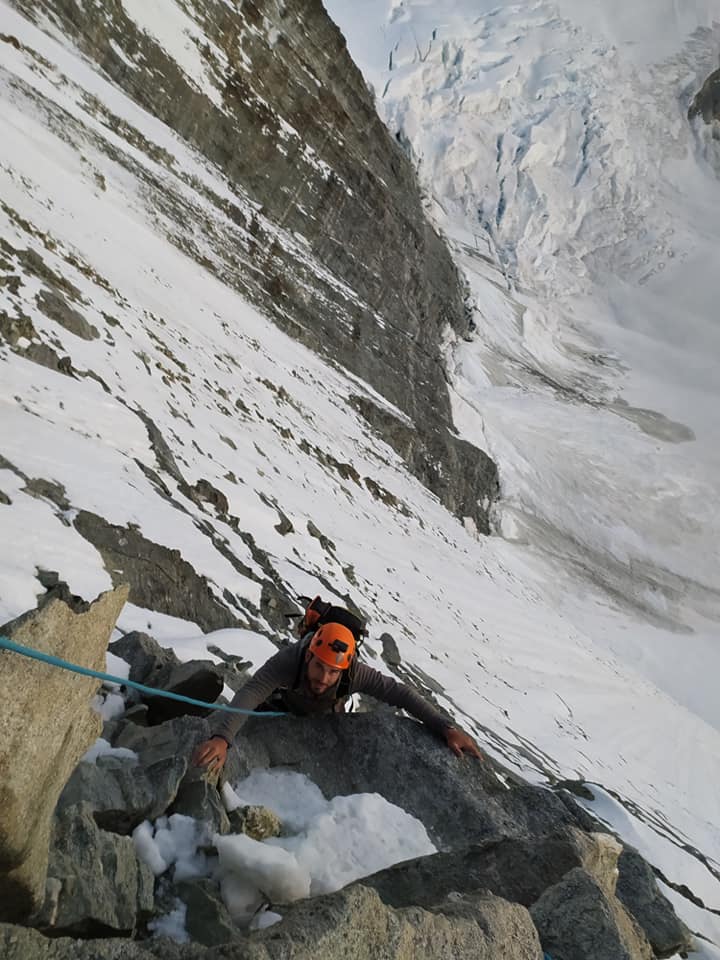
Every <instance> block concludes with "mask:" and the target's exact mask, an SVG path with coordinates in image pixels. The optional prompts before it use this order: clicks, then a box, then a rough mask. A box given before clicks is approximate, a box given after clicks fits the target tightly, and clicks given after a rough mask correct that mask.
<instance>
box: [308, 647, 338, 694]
mask: <svg viewBox="0 0 720 960" xmlns="http://www.w3.org/2000/svg"><path fill="white" fill-rule="evenodd" d="M305 662H306V664H307V667H306V671H305V672H306V675H307V682H308V686H309V687H310V691H311V692H312V693H314V694H315V696H316V697H319V696H320V694H323V693H325V691H326V690H329V689H330V688H331V687H334V686H335V684H336V683H337V682H338V680H339V679H340V674H341V673H342V670H334V669H333V668H332V667H330V666H328V665H327V664H326V663H323V662H322V660H318V658H317V657H314V656H313V655H312V653H310V651H309V650H308V652H307V653H306V654H305Z"/></svg>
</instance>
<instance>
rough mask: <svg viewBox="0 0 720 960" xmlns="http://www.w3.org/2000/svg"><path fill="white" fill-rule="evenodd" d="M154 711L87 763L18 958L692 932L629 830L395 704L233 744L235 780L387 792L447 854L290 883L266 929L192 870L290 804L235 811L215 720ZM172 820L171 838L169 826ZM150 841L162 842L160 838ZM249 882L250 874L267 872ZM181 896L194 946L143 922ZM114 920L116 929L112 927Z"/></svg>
mask: <svg viewBox="0 0 720 960" xmlns="http://www.w3.org/2000/svg"><path fill="white" fill-rule="evenodd" d="M54 603H57V601H53V600H51V601H49V604H48V609H51V608H52V605H53V604H54ZM92 609H93V608H92V607H91V608H90V609H89V610H88V611H87V613H86V614H85V615H87V614H88V613H90V612H91V611H92ZM115 649H116V650H117V651H118V652H122V653H123V655H124V656H125V657H127V658H129V659H130V661H131V675H134V676H143V677H145V678H146V679H147V678H149V677H150V676H152V675H153V674H155V673H156V672H157V671H156V669H155V668H156V666H157V665H158V664H159V665H160V670H161V671H163V670H166V671H167V670H169V671H170V672H172V670H173V669H175V666H174V663H173V658H172V657H168V656H166V655H165V653H164V651H162V649H161V648H159V647H157V645H156V644H154V642H153V641H152V640H151V638H149V637H147V636H145V635H138V634H135V635H128V636H126V637H125V638H123V640H121V641H120V642H119V645H117V646H116V647H115ZM133 651H134V653H135V655H136V662H132V661H133ZM134 709H135V708H131V709H130V710H129V711H128V712H127V713H126V714H125V715H124V716H120V717H119V718H117V719H115V720H113V721H111V722H109V723H107V724H106V726H105V728H104V731H103V732H104V735H105V736H106V737H108V738H110V740H111V741H112V746H113V747H114V748H124V749H125V751H126V752H125V753H124V754H122V755H116V756H112V755H110V756H100V757H99V758H97V759H96V760H95V761H94V762H90V761H89V760H82V761H81V762H80V763H79V764H78V766H77V768H76V770H75V771H74V773H73V775H72V777H71V778H70V780H69V782H68V784H67V786H66V788H65V790H64V791H63V793H62V795H61V797H60V801H59V804H58V807H57V810H56V812H55V816H54V821H53V833H52V842H51V844H50V855H49V870H48V879H47V887H46V899H45V903H44V905H43V907H42V910H40V911H39V912H38V913H37V914H36V915H35V916H34V917H33V918H32V924H33V926H36V927H38V928H39V929H40V930H41V931H42V932H44V933H46V934H52V937H53V939H52V940H48V939H43V938H41V937H40V936H39V934H37V933H36V931H29V930H25V929H22V928H18V927H12V926H5V927H3V926H2V925H0V953H1V954H2V956H3V957H7V958H8V960H29V958H30V957H32V960H45V958H47V960H65V958H70V957H72V958H73V960H75V958H80V960H82V958H85V957H87V958H88V960H89V958H90V957H93V958H94V957H96V956H98V955H101V956H103V957H107V958H111V960H112V958H114V957H120V956H122V957H123V960H125V958H128V960H143V958H144V960H148V958H150V957H158V958H162V960H220V958H226V957H229V956H237V957H243V958H246V960H277V957H278V956H280V955H281V954H282V956H283V957H288V958H292V960H310V958H312V960H317V958H326V960H334V958H335V957H338V956H343V957H350V958H355V960H366V958H367V960H375V958H378V957H380V958H385V960H411V958H412V960H415V958H416V957H422V958H426V960H434V958H440V957H447V956H452V957H463V958H476V960H490V958H492V960H496V958H505V960H541V958H542V956H543V949H542V948H543V947H544V948H545V950H547V951H548V952H549V953H550V954H551V955H552V956H553V957H557V958H559V960H585V958H587V960H591V958H592V960H650V957H651V956H652V952H651V947H650V945H649V943H648V940H647V939H646V937H645V934H644V933H643V929H648V928H649V927H650V926H652V927H654V929H655V930H656V931H657V932H658V934H659V931H661V930H664V931H665V934H664V939H663V940H662V942H663V943H665V944H667V943H668V942H669V941H670V940H671V939H672V938H673V935H674V934H673V933H672V932H671V931H672V930H673V927H672V919H673V917H674V914H673V911H672V907H671V906H670V904H669V903H668V902H667V901H666V900H664V898H662V897H661V896H660V894H659V891H658V890H657V886H656V885H655V883H654V880H653V876H652V872H651V870H650V868H649V867H648V866H647V864H644V861H642V860H641V858H639V856H638V855H637V854H635V853H633V855H632V856H631V857H630V858H629V861H628V865H627V868H626V871H625V876H624V882H623V884H622V886H623V887H624V888H627V889H629V890H632V888H633V887H634V885H635V880H634V878H637V877H640V878H641V880H642V883H641V885H640V889H639V890H632V895H634V897H635V903H636V904H637V909H638V911H639V913H642V914H643V921H642V927H641V924H640V923H639V922H638V920H639V918H638V920H636V919H635V918H633V916H632V915H631V914H632V909H633V908H632V907H631V906H630V905H629V902H628V901H626V902H625V905H624V904H623V903H621V901H620V899H618V897H617V896H616V895H615V885H616V880H617V876H618V857H619V855H620V853H621V850H622V847H621V845H620V844H619V843H618V842H617V841H616V840H615V839H614V838H613V837H612V836H611V835H609V834H607V833H603V832H597V831H596V829H595V823H594V821H592V819H591V818H589V817H587V815H583V814H582V812H581V811H580V810H579V808H578V811H577V812H575V807H574V804H573V803H572V802H570V801H568V800H567V798H566V800H565V802H564V801H563V799H561V798H560V797H558V796H557V795H556V794H554V793H553V792H552V791H550V790H548V789H542V788H538V787H532V786H529V785H528V784H525V783H523V782H522V781H520V780H519V779H518V778H516V777H513V776H512V775H511V774H509V772H508V771H502V778H501V777H499V776H498V773H500V771H499V769H496V767H495V764H494V763H493V762H492V761H490V760H485V761H482V762H480V761H475V760H470V759H465V760H463V761H461V760H458V759H457V758H456V757H455V756H453V754H452V753H451V752H450V751H449V750H447V748H446V746H445V745H444V743H442V742H441V741H440V740H438V739H437V738H435V737H434V736H432V735H431V734H430V733H429V732H428V731H427V730H426V728H424V727H423V726H422V725H420V724H418V723H417V722H415V721H412V720H408V719H407V718H403V717H399V716H396V715H394V714H392V713H389V712H387V711H380V712H368V713H362V714H357V715H354V714H351V715H332V716H328V717H319V718H314V719H300V718H291V717H288V718H287V719H284V718H281V719H278V718H274V719H272V720H269V719H268V718H266V717H262V716H257V717H252V718H250V720H249V721H248V723H247V724H246V726H245V727H244V728H243V730H242V733H241V735H240V736H239V737H238V739H237V742H236V745H235V747H233V748H232V749H231V750H230V751H229V753H228V761H227V763H226V767H225V770H224V777H225V778H227V781H228V782H229V783H231V784H234V783H236V782H237V781H238V780H239V779H241V778H242V777H243V776H245V775H246V774H247V773H249V772H250V771H251V770H254V769H257V768H270V767H275V766H280V767H284V768H288V767H289V768H291V769H293V770H295V771H298V772H302V773H305V774H307V775H308V776H309V777H310V778H311V779H313V780H314V781H315V782H316V783H317V784H318V785H319V786H320V787H321V789H322V791H323V793H324V794H325V795H326V796H328V797H330V796H334V795H337V794H340V795H342V794H351V793H358V792H366V793H375V792H377V793H380V794H381V795H382V796H384V797H385V798H386V799H389V800H390V801H392V802H395V803H397V804H398V805H399V806H401V807H403V808H404V809H405V810H408V811H409V812H411V813H413V814H414V815H415V816H416V817H417V818H418V819H419V820H421V821H422V822H423V824H424V825H425V827H426V829H427V830H428V831H429V833H430V834H431V835H432V837H433V839H434V840H435V842H436V844H438V845H439V846H440V847H441V848H442V849H441V852H439V853H436V854H432V855H430V856H425V857H420V858H419V859H415V860H410V861H407V862H405V863H400V864H398V865H396V866H394V867H391V868H389V869H387V870H382V871H380V872H379V873H376V874H374V875H373V876H369V877H365V878H364V879H362V880H360V881H358V882H355V883H352V884H350V885H349V886H347V887H346V888H345V889H343V890H340V891H338V892H336V893H332V894H325V895H322V896H320V897H315V898H310V899H305V900H296V901H295V902H292V903H286V902H285V900H286V899H292V898H293V897H294V896H297V895H298V894H297V893H294V894H292V895H290V894H288V896H287V897H286V896H285V894H284V893H283V894H281V893H276V894H275V895H276V896H277V898H278V899H279V900H281V901H282V903H281V906H280V907H279V911H280V912H281V914H282V917H281V922H277V923H276V924H275V925H273V926H269V927H267V928H266V929H260V928H261V927H262V923H259V924H258V929H256V930H248V929H247V928H246V926H241V925H240V921H241V919H242V917H241V916H240V913H242V915H243V917H245V922H247V920H249V918H250V917H251V916H252V911H253V910H254V909H255V907H254V906H252V907H251V908H250V909H249V910H245V908H244V907H243V908H242V910H240V908H239V907H237V906H236V907H232V906H231V904H230V901H228V902H227V903H226V902H224V899H223V898H224V897H225V896H226V893H227V891H226V890H225V888H224V887H222V888H221V886H220V882H222V883H223V884H224V883H225V882H226V880H227V877H226V876H224V875H219V874H214V875H211V876H208V875H207V873H206V874H203V870H209V868H207V867H202V866H200V867H193V868H192V869H191V870H190V871H189V872H188V868H187V864H188V863H189V861H188V860H187V857H188V856H195V854H193V853H192V851H193V850H196V855H197V857H199V858H200V859H201V860H202V861H203V862H206V861H205V858H206V856H207V854H212V853H213V852H217V851H220V852H221V853H222V849H221V848H222V845H223V844H228V845H229V846H232V845H233V844H234V843H235V842H236V840H235V839H234V838H231V837H228V836H227V835H228V834H231V833H234V834H239V833H244V834H246V836H247V837H251V838H253V839H252V840H247V841H246V842H247V843H248V844H252V843H257V841H258V840H263V839H266V838H268V837H272V836H276V835H278V834H279V833H280V832H281V831H282V828H283V824H282V823H281V820H280V818H279V817H278V816H277V815H276V814H275V813H273V812H272V810H268V809H265V808H263V807H253V806H238V807H237V808H236V809H235V810H231V811H230V812H228V811H227V810H226V808H225V804H224V803H223V799H222V796H221V793H220V791H219V789H218V775H217V773H213V774H211V773H208V772H205V771H203V770H200V769H198V768H196V767H193V766H192V763H191V754H192V751H193V749H194V747H195V744H196V743H198V742H199V741H200V740H203V739H205V738H206V737H207V735H208V729H209V728H208V723H207V721H206V720H205V719H203V718H201V717H196V716H183V717H176V718H173V719H171V720H167V721H165V722H163V723H160V724H158V725H155V726H142V725H139V724H138V723H136V722H135V720H134V719H133V713H134ZM128 750H130V751H133V753H130V754H128V753H127V751H128ZM438 784H442V802H440V803H439V802H438ZM188 818H192V819H188ZM152 821H155V825H154V826H153V823H152ZM174 830H179V831H184V832H185V833H184V835H185V836H187V835H188V831H190V834H191V835H192V836H194V837H195V839H194V840H193V841H192V844H193V846H191V848H190V851H189V852H188V851H187V850H186V852H185V854H183V856H185V858H186V859H185V860H184V861H183V862H184V863H185V864H186V865H185V866H184V867H183V869H182V871H181V873H180V874H179V875H178V874H174V873H173V871H172V870H171V869H170V865H171V864H172V863H176V866H177V865H179V864H180V859H179V858H180V856H181V855H180V854H179V853H177V852H175V853H174V852H173V850H174V849H175V848H174V841H173V840H170V839H169V832H172V831H174ZM163 831H165V834H166V839H164V840H163V839H160V840H158V839H157V838H158V837H160V836H161V834H162V832H163ZM130 832H132V833H133V839H132V840H131V839H130V837H129V836H128V835H127V834H129V833H130ZM218 835H223V836H222V839H221V838H220V837H219V836H218ZM174 836H179V834H174ZM153 837H155V839H154V840H153ZM150 843H159V844H161V846H157V847H156V848H153V849H154V850H155V852H154V853H153V852H148V851H149V850H150V847H149V846H148V844H150ZM212 847H214V848H215V850H214V851H213V849H212ZM136 849H137V850H138V851H139V850H141V849H143V850H144V851H145V852H144V854H143V856H145V857H146V858H147V859H148V862H149V863H151V864H152V869H153V870H154V871H155V872H156V873H157V874H158V875H159V876H158V878H157V879H156V880H155V881H153V877H152V876H151V874H150V872H149V869H148V867H146V866H143V865H141V864H140V863H139V861H138V854H137V853H136ZM183 849H185V848H183ZM243 849H246V848H245V847H244V848H243ZM267 850H268V853H269V851H270V850H277V848H275V847H272V846H271V847H269V848H267ZM174 857H175V858H176V859H173V858H174ZM636 858H637V859H636ZM221 859H222V857H221ZM198 874H200V875H198ZM621 876H622V873H621ZM267 879H268V883H271V882H272V877H268V878H267ZM238 882H239V884H240V887H241V888H242V885H243V884H245V886H247V883H249V882H250V881H249V880H247V881H246V880H245V878H244V877H240V878H239V880H238ZM261 889H263V890H265V894H258V896H263V895H264V896H266V897H267V896H270V897H272V896H273V894H272V893H270V894H268V893H267V890H268V889H273V888H272V886H270V887H266V886H265V885H263V886H262V888H261ZM278 889H279V888H278ZM283 889H284V888H283ZM307 889H309V881H308V887H307ZM256 893H257V891H256ZM240 896H241V897H242V896H245V894H243V893H242V891H241V892H240ZM243 902H244V901H243ZM256 903H261V901H256ZM271 908H272V905H271ZM260 909H261V907H260ZM233 910H235V912H234V913H233V912H232V911H233ZM178 911H181V913H182V927H183V929H184V931H185V933H186V934H187V935H189V937H190V942H189V943H175V942H172V941H168V940H164V939H163V938H161V937H160V938H157V937H153V938H150V939H143V938H144V936H145V933H146V929H147V930H150V931H151V930H152V929H153V925H154V923H156V922H157V917H158V916H167V915H168V914H169V913H172V912H176V913H177V912H178ZM238 911H240V912H238ZM153 913H155V914H156V917H153ZM257 916H260V917H262V913H259V914H257ZM147 922H149V927H148V928H146V923H147ZM678 926H679V927H680V928H681V927H682V925H678ZM65 934H70V935H72V936H80V937H82V938H83V940H82V941H77V940H72V939H67V938H66V937H65V936H63V935H65ZM117 934H123V935H124V936H125V937H127V938H128V939H125V940H122V939H118V938H117V936H116V935H117ZM99 935H101V936H103V937H104V938H107V939H103V940H93V939H92V938H93V937H97V936H99ZM129 938H133V939H129ZM138 938H139V939H138ZM661 939H662V938H661V937H660V936H659V935H658V936H656V937H655V939H654V940H653V943H658V944H660V942H661ZM541 943H542V947H541ZM688 943H689V941H687V940H685V941H683V944H684V945H685V946H686V945H687V944H688ZM121 944H123V945H124V952H121V946H120V945H121ZM3 950H4V952H2V951H3ZM93 950H94V951H95V952H93Z"/></svg>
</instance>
